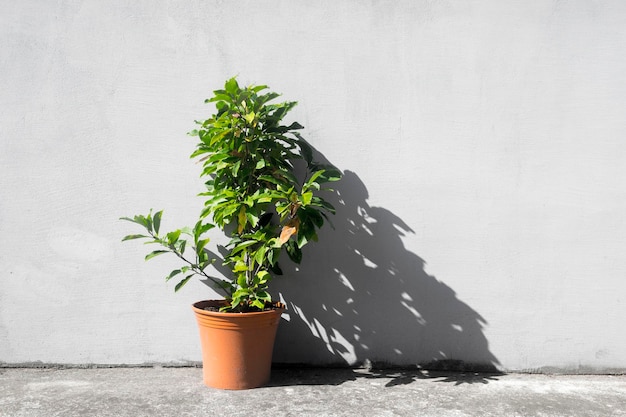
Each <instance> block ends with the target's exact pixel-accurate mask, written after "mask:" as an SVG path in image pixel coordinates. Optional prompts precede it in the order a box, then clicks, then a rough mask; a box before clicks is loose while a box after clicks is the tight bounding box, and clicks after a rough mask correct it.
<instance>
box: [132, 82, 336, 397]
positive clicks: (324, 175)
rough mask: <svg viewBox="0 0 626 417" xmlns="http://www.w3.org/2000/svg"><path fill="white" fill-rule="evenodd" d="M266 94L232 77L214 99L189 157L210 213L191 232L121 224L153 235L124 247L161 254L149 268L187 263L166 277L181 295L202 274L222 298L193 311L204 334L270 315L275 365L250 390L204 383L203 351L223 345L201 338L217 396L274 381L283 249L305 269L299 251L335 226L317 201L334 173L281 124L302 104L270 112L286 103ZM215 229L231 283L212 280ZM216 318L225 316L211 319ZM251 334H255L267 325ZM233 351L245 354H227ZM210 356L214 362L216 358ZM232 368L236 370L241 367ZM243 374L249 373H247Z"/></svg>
mask: <svg viewBox="0 0 626 417" xmlns="http://www.w3.org/2000/svg"><path fill="white" fill-rule="evenodd" d="M266 90H267V87H266V86H262V85H260V86H255V85H252V86H248V87H245V88H241V87H240V86H239V84H238V83H237V80H236V79H235V78H231V79H229V80H228V81H226V83H225V85H224V89H222V90H216V91H214V96H213V97H212V98H210V99H207V100H206V102H207V103H215V106H216V112H215V114H213V115H212V116H211V117H210V118H208V119H206V120H204V121H197V122H196V123H197V124H198V125H199V127H198V128H197V129H196V130H194V131H193V132H191V133H190V134H191V135H193V136H196V137H198V138H199V142H198V144H197V147H196V150H195V151H194V152H193V154H192V155H191V157H192V158H196V159H197V160H198V161H199V162H201V163H202V168H203V170H202V173H201V176H202V177H204V178H206V182H205V185H206V191H205V192H203V193H201V194H200V196H202V197H203V198H204V199H205V203H204V209H203V210H202V212H201V213H200V216H199V220H198V221H197V222H196V224H195V226H194V227H192V228H182V229H178V230H174V231H172V232H167V233H162V232H161V231H160V224H161V216H162V211H158V212H156V213H154V214H153V213H152V211H151V212H150V213H148V214H147V215H137V216H134V217H132V218H130V217H123V218H122V219H124V220H128V221H131V222H134V223H137V224H139V225H141V226H143V227H144V228H145V231H146V233H145V234H133V235H128V236H126V237H124V239H123V240H131V239H146V240H147V242H146V243H154V244H158V245H160V248H159V249H157V250H154V251H152V252H150V253H149V254H148V255H146V260H149V259H151V258H153V257H155V256H158V255H161V254H163V253H168V252H169V253H173V254H174V255H176V256H177V257H178V258H179V259H180V260H181V261H182V263H183V264H182V266H181V267H180V268H177V269H174V270H173V271H171V272H170V273H169V274H168V275H167V277H166V280H168V281H169V280H171V279H174V278H175V279H179V281H178V283H177V284H176V286H175V290H176V291H178V290H179V289H180V288H181V287H182V286H183V285H185V284H186V283H187V282H188V281H189V279H191V278H192V277H193V276H194V275H198V276H200V277H201V278H204V279H207V280H208V281H209V282H211V283H212V284H213V285H214V287H215V288H216V289H217V290H218V291H220V292H221V293H222V294H223V295H224V301H219V302H218V301H203V302H199V303H195V304H194V311H195V312H196V314H197V318H198V323H199V324H200V326H201V331H202V326H203V324H207V323H205V322H206V321H207V320H208V319H207V317H208V318H217V319H218V320H223V319H224V317H226V316H229V318H231V319H235V320H241V318H242V317H243V316H246V317H248V316H252V317H254V316H259V314H258V312H263V311H265V312H266V313H268V315H272V316H271V317H273V318H272V319H271V320H270V321H271V326H269V325H268V326H269V327H272V326H273V330H270V331H269V333H270V335H271V346H270V348H269V355H270V358H269V361H270V363H268V364H267V365H263V370H262V372H261V373H262V374H263V375H260V376H258V377H257V378H256V380H255V381H252V382H246V381H244V382H236V383H229V384H224V383H222V381H223V380H224V377H223V376H214V375H209V376H207V372H211V370H210V369H208V368H207V367H215V366H216V365H215V364H207V363H206V358H207V355H206V354H205V353H206V352H205V350H206V349H213V348H214V345H215V344H216V341H217V339H216V338H219V339H222V338H223V337H224V334H221V335H217V336H207V337H203V336H202V335H201V338H203V339H202V342H203V358H204V359H205V363H204V369H205V373H204V379H205V383H207V385H211V386H218V387H220V388H249V387H252V386H258V385H262V384H263V383H265V382H266V380H267V378H269V366H270V364H271V347H272V346H273V340H274V336H275V332H276V326H277V324H278V318H279V317H280V313H281V311H282V310H281V308H282V306H281V305H280V304H279V303H276V302H272V298H271V295H270V293H269V291H268V285H269V282H270V280H271V279H272V277H273V275H276V274H281V271H280V266H279V264H278V260H279V258H280V255H281V253H282V251H283V249H284V250H285V251H286V252H287V254H288V256H289V258H291V260H293V261H294V262H296V263H300V261H301V259H302V247H303V246H304V245H306V244H307V243H308V242H310V241H315V240H317V231H318V229H319V228H320V227H322V225H323V224H324V222H325V220H327V219H328V217H327V215H328V214H331V213H334V208H333V206H332V205H331V204H330V203H328V202H327V201H326V200H325V199H324V198H323V197H322V195H321V193H320V192H321V191H332V190H331V189H328V188H326V189H324V188H323V187H324V185H325V184H326V183H329V182H332V181H337V180H339V179H340V177H341V173H340V172H339V171H338V170H337V169H336V168H334V167H332V166H328V165H321V164H318V163H316V162H315V161H313V155H312V154H313V152H312V149H311V148H310V146H309V145H308V144H307V143H306V141H305V140H304V139H303V138H302V137H301V136H300V135H299V134H298V130H300V129H302V126H301V125H300V124H298V123H297V122H294V123H291V124H290V125H284V124H283V118H284V117H285V115H286V114H287V113H288V112H289V111H290V110H291V109H292V108H293V107H294V106H295V105H296V102H283V103H277V104H272V103H270V102H271V101H272V100H274V99H276V98H277V97H278V96H279V95H278V94H276V93H273V92H267V91H266ZM215 226H217V227H219V228H220V229H222V231H223V232H224V233H225V234H227V235H228V236H229V237H230V242H229V243H228V245H227V246H226V248H225V249H226V251H225V255H224V264H225V265H227V266H228V267H229V268H230V270H231V271H232V276H230V277H214V276H212V275H210V274H209V273H208V272H207V268H208V267H209V265H211V264H212V263H213V262H214V261H215V260H214V259H213V257H212V256H211V252H210V251H209V250H208V249H207V247H208V244H209V238H208V237H207V236H206V234H207V232H208V231H209V230H210V229H212V228H214V227H215ZM189 253H191V255H189ZM216 309H219V312H212V311H207V310H216ZM226 313H250V314H247V315H246V314H238V315H236V314H226ZM234 316H237V317H236V318H235V317H234ZM220 326H222V325H220ZM218 327H219V326H218ZM222 327H223V326H222ZM244 327H245V325H244ZM248 327H250V326H248ZM251 327H252V328H256V329H257V331H258V328H259V327H263V325H252V326H251ZM257 333H258V332H257ZM241 337H242V338H243V339H242V340H244V341H245V342H246V343H248V344H251V349H252V350H253V351H258V350H260V349H259V348H258V342H259V341H258V339H259V338H260V337H261V336H260V335H259V334H257V335H252V336H245V335H244V336H241ZM205 339H206V340H205ZM205 342H206V345H207V346H205ZM205 348H206V349H205ZM232 349H239V348H237V347H230V348H227V349H226V350H231V351H232ZM264 350H265V351H267V348H264ZM210 354H211V355H212V356H215V355H214V354H215V352H213V351H212V352H210ZM237 354H239V353H237ZM233 357H234V356H233ZM229 361H232V358H231V359H224V358H221V359H220V360H218V361H217V362H221V363H225V364H228V362H229ZM248 362H250V363H252V362H258V359H254V360H249V361H248ZM230 365H232V366H231V367H230V368H232V369H235V368H237V366H238V365H237V366H236V365H234V364H230ZM265 368H267V372H266V371H265ZM244 373H246V374H250V373H251V372H250V370H249V369H246V370H245V372H244ZM215 381H217V382H215Z"/></svg>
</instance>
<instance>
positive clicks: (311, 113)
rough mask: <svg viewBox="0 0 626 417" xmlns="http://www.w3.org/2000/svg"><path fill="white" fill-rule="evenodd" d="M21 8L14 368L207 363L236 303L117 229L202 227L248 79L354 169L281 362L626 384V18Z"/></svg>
mask: <svg viewBox="0 0 626 417" xmlns="http://www.w3.org/2000/svg"><path fill="white" fill-rule="evenodd" d="M1 3H2V7H1V8H2V13H0V74H1V77H0V91H2V94H0V237H1V238H0V363H2V362H4V363H8V364H18V363H32V362H37V361H40V362H44V363H65V364H89V363H99V364H140V363H153V362H158V363H188V362H193V361H198V360H199V359H200V352H199V343H198V340H197V335H196V328H195V326H196V324H195V322H194V320H193V316H192V313H191V309H190V304H191V303H192V302H193V301H196V300H198V299H204V298H209V297H212V296H213V293H212V292H211V291H210V290H208V288H207V287H206V286H205V285H204V284H202V283H201V282H199V281H196V282H193V283H190V284H188V286H187V287H185V288H184V289H183V290H182V291H181V292H180V293H178V294H174V293H173V284H166V283H165V282H164V279H163V276H164V275H165V274H166V273H167V272H168V271H169V269H167V268H169V267H171V266H173V265H175V263H174V261H173V260H171V259H166V258H159V259H155V260H154V261H151V262H149V263H144V262H143V260H142V257H143V255H144V254H145V250H144V249H145V248H144V247H142V246H141V245H139V244H137V243H136V242H128V243H124V244H122V243H120V238H121V237H122V236H123V235H125V234H128V233H133V232H135V231H136V229H133V227H132V226H133V225H132V224H129V223H123V222H120V221H118V220H117V219H118V217H120V216H124V215H132V214H136V213H140V212H146V211H147V210H148V209H149V208H151V207H154V208H158V209H164V210H165V215H164V227H169V226H172V227H179V226H182V225H185V224H193V223H194V219H195V216H196V215H197V213H198V211H199V209H200V206H201V202H200V201H199V199H197V198H195V195H196V193H198V192H200V191H201V190H202V183H201V181H200V180H199V178H198V174H199V169H198V166H195V165H194V164H193V163H190V162H189V160H188V155H189V154H190V152H191V151H192V149H193V144H194V143H193V140H192V139H190V138H188V137H187V136H186V135H185V133H186V132H187V131H189V130H191V129H192V128H193V120H194V119H199V118H202V117H205V116H208V114H209V112H210V111H211V110H212V109H211V108H210V107H209V106H207V105H205V104H203V100H204V99H205V98H207V97H208V96H209V95H210V91H211V90H213V89H216V88H219V87H221V85H222V83H223V81H224V80H225V79H226V78H228V77H230V76H232V75H238V76H239V80H240V82H241V83H244V84H247V83H263V84H268V85H270V86H271V87H272V89H273V90H275V91H278V92H282V93H283V97H284V98H285V99H287V100H298V101H299V102H300V104H299V106H298V107H297V109H296V111H294V113H293V116H292V117H293V119H295V120H298V121H299V122H300V123H302V124H303V125H304V126H305V127H306V130H305V131H304V135H305V137H306V138H307V139H308V140H309V141H310V143H311V144H312V145H313V146H314V147H315V148H316V149H317V151H318V152H319V153H320V155H319V157H320V158H325V159H326V160H328V161H330V162H332V163H333V164H335V165H336V166H337V167H338V168H340V169H341V170H343V171H344V172H345V173H346V175H345V179H344V180H343V181H342V182H341V183H340V184H339V185H338V187H337V188H338V190H339V191H340V193H341V200H340V201H336V203H337V205H338V213H337V216H336V218H335V219H334V224H335V230H334V231H333V230H332V229H330V228H327V229H325V230H324V232H323V233H322V236H321V240H320V243H318V244H316V245H315V246H313V245H311V246H308V247H307V248H306V251H305V260H304V262H303V264H302V265H301V266H300V268H299V269H300V271H296V269H295V267H294V266H292V265H286V266H285V268H284V269H285V272H286V275H287V276H285V277H283V278H279V279H277V280H276V281H275V283H274V284H275V285H274V295H275V297H277V298H278V297H282V298H283V299H284V300H285V301H286V302H287V304H288V306H289V311H288V315H286V316H285V320H284V321H283V323H282V324H281V328H280V330H279V335H278V345H277V347H276V350H275V360H276V361H278V362H297V363H310V364H311V363H313V364H329V363H348V364H360V363H362V362H364V361H366V360H371V361H382V362H388V363H393V364H416V363H426V362H430V361H433V360H462V361H465V362H471V363H480V364H484V365H492V366H495V367H498V368H500V369H504V370H542V369H543V370H547V369H558V370H563V371H570V372H581V371H596V372H610V371H614V370H619V369H621V370H623V369H626V332H624V320H625V319H626V280H625V279H624V277H625V276H626V256H624V248H625V247H626V245H625V244H626V187H625V186H624V179H625V178H626V163H625V161H626V139H625V138H626V54H624V51H626V3H625V2H622V1H617V0H615V1H606V2H591V1H571V2H560V1H556V0H554V1H548V0H546V1H532V2H525V1H495V0H494V1H464V2H444V1H435V2H433V1H413V0H406V1H371V2H361V1H330V0H328V1H321V2H307V1H272V2H269V1H230V2H223V1H182V0H180V1H178V0H177V1H174V0H172V1H160V2H153V1H147V0H140V1H134V2H127V1H96V0H86V1H56V2H46V1H34V0H23V1H19V2H9V1H2V2H1ZM296 272H297V273H296Z"/></svg>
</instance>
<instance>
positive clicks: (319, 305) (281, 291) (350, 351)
mask: <svg viewBox="0 0 626 417" xmlns="http://www.w3.org/2000/svg"><path fill="white" fill-rule="evenodd" d="M313 150H314V153H315V159H316V160H317V161H321V162H322V163H328V161H327V159H326V158H324V156H323V155H321V154H320V153H319V152H318V151H316V150H315V149H313ZM333 188H334V189H335V190H336V191H337V194H336V195H329V196H328V197H325V198H326V199H327V200H328V201H329V202H330V203H331V204H333V206H335V208H336V215H335V216H332V218H331V219H330V221H331V222H332V224H333V226H334V227H329V226H325V227H324V228H323V229H321V230H320V231H319V237H320V239H319V240H320V242H319V243H317V242H312V243H310V244H308V245H306V246H305V247H304V248H303V251H304V252H306V256H305V257H304V258H305V260H303V261H302V264H301V265H296V264H293V263H291V262H290V261H288V260H285V261H283V262H281V264H280V267H281V269H282V271H283V276H279V277H276V278H275V279H274V280H273V288H274V294H272V295H273V298H275V299H276V298H278V296H280V297H281V298H282V299H283V300H284V302H285V303H286V305H287V308H288V311H287V312H286V314H285V315H284V317H285V320H282V323H281V325H280V326H279V329H278V335H277V339H276V343H275V348H274V361H275V362H276V363H277V364H278V365H277V366H278V367H280V368H283V365H288V364H298V365H306V366H311V365H314V366H318V365H319V366H325V367H343V368H348V367H359V366H361V367H366V368H371V369H370V370H369V371H368V372H366V373H364V372H362V371H358V370H352V369H344V371H342V372H338V371H334V372H329V373H324V372H323V371H322V372H320V373H319V375H318V376H314V377H313V378H312V379H311V378H310V377H311V374H310V373H309V372H304V373H302V372H300V371H298V370H297V369H289V368H285V369H283V370H282V371H280V372H278V373H277V374H276V375H275V376H274V377H273V379H272V383H271V385H299V384H307V385H318V384H320V385H327V384H341V383H343V382H345V381H346V380H353V379H355V378H357V377H366V378H372V377H377V378H378V377H380V378H390V379H391V380H390V382H389V383H388V384H387V386H393V385H400V384H407V383H410V382H413V381H415V380H417V379H436V380H437V381H444V382H454V383H456V384H460V383H477V382H480V383H487V382H489V381H490V380H493V379H495V378H494V377H495V376H497V375H501V373H500V372H498V371H497V367H496V366H497V365H499V362H498V360H497V358H496V357H495V356H494V355H493V354H492V353H491V352H490V351H489V347H488V342H487V339H486V338H485V335H484V334H483V326H484V325H486V324H487V322H486V320H485V319H484V318H483V317H482V316H481V315H480V314H478V313H477V312H476V311H475V310H473V309H472V308H471V307H470V306H468V305H467V304H465V303H464V302H463V301H461V300H459V299H458V298H457V297H456V294H455V292H454V291H453V290H452V289H451V288H450V287H448V286H447V285H446V284H445V283H443V282H441V281H439V280H437V279H436V278H435V277H434V276H431V275H429V274H427V273H426V272H425V270H424V265H425V261H424V260H423V259H422V258H420V257H419V256H418V255H416V254H414V253H412V252H411V251H408V250H407V249H406V248H405V247H404V243H403V241H402V238H403V237H404V236H406V235H409V234H413V233H414V232H413V230H412V229H411V227H410V226H409V225H408V224H406V223H405V222H404V221H403V220H402V219H400V218H398V216H396V215H394V214H393V213H392V212H390V211H389V210H387V209H385V208H382V207H375V206H370V205H369V203H368V201H367V200H368V191H367V188H366V186H365V184H363V182H362V181H361V180H360V178H359V177H358V176H357V175H356V174H355V173H354V172H350V171H345V172H344V176H343V178H342V179H341V181H339V182H337V183H335V184H333ZM221 252H222V253H221V255H222V256H220V254H216V253H211V256H212V257H214V258H216V259H220V258H222V259H223V255H224V254H225V252H224V251H221ZM219 264H220V262H219V261H218V262H216V264H214V266H215V267H216V269H217V270H218V271H219V272H220V273H222V274H228V270H227V269H226V268H224V267H220V265H219ZM207 285H208V283H207ZM394 368H395V369H394Z"/></svg>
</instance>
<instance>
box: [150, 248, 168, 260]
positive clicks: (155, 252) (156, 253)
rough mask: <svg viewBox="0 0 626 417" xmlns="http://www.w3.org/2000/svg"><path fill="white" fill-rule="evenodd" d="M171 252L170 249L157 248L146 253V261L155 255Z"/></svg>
mask: <svg viewBox="0 0 626 417" xmlns="http://www.w3.org/2000/svg"><path fill="white" fill-rule="evenodd" d="M167 252H169V251H168V250H155V251H152V252H150V253H149V254H147V255H146V261H148V260H150V259H152V258H154V257H155V256H159V255H162V254H164V253H167Z"/></svg>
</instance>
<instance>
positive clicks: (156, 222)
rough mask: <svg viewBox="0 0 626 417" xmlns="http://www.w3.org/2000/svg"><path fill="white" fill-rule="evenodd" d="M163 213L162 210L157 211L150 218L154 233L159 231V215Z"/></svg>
mask: <svg viewBox="0 0 626 417" xmlns="http://www.w3.org/2000/svg"><path fill="white" fill-rule="evenodd" d="M162 215H163V210H161V211H157V212H156V213H155V214H154V217H153V218H152V223H153V224H154V232H155V233H156V234H158V233H159V227H161V216H162Z"/></svg>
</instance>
